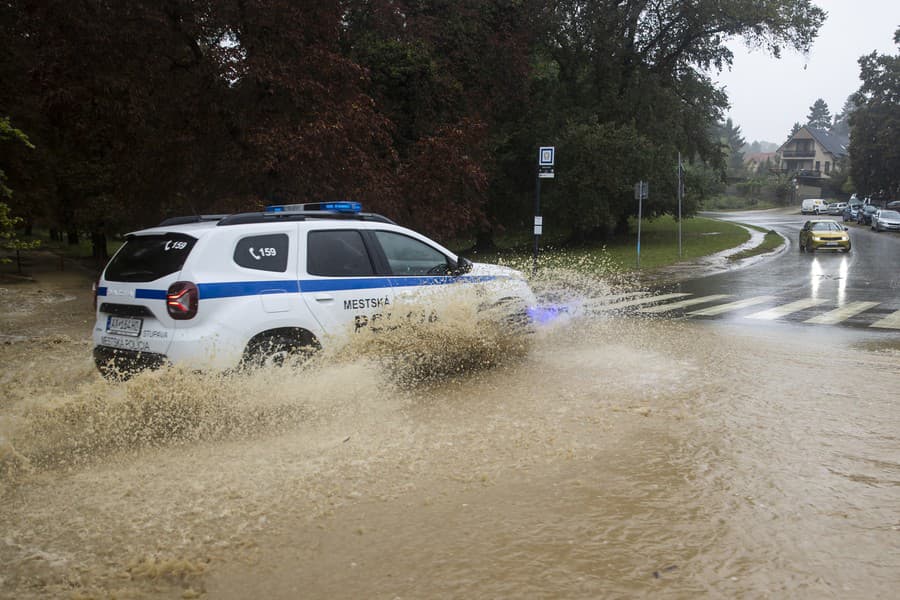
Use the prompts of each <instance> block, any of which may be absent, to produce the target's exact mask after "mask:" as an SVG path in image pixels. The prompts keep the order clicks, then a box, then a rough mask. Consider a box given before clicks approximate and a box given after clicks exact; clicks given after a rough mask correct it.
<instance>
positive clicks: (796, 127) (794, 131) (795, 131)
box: [787, 123, 801, 140]
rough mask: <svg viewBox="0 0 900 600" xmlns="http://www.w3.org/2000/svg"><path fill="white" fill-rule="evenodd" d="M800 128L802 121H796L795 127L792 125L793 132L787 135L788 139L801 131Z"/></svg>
mask: <svg viewBox="0 0 900 600" xmlns="http://www.w3.org/2000/svg"><path fill="white" fill-rule="evenodd" d="M800 129H801V125H800V123H794V125H793V127H791V132H790V133H789V134H788V136H787V139H788V140H790V139H791V138H792V137H794V136H795V135H797V132H798V131H800Z"/></svg>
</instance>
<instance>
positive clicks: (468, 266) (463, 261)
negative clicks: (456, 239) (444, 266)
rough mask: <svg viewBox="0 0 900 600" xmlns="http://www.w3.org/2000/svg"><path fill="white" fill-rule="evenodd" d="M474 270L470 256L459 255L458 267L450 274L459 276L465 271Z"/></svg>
mask: <svg viewBox="0 0 900 600" xmlns="http://www.w3.org/2000/svg"><path fill="white" fill-rule="evenodd" d="M471 270H472V261H471V260H469V259H468V258H464V257H462V256H460V257H459V261H458V262H457V263H456V267H455V268H453V269H452V270H451V271H450V274H451V275H453V276H454V277H459V276H460V275H463V274H465V273H468V272H469V271H471Z"/></svg>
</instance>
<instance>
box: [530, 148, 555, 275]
mask: <svg viewBox="0 0 900 600" xmlns="http://www.w3.org/2000/svg"><path fill="white" fill-rule="evenodd" d="M555 163H556V147H555V146H541V147H540V149H539V150H538V165H537V166H538V172H537V178H536V180H535V185H534V264H533V267H532V268H533V270H534V272H535V273H537V259H538V250H539V246H540V237H541V234H543V232H544V218H543V217H542V216H541V179H553V178H554V177H555V175H554V172H553V166H554V164H555Z"/></svg>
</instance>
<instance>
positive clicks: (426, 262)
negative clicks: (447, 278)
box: [375, 231, 450, 275]
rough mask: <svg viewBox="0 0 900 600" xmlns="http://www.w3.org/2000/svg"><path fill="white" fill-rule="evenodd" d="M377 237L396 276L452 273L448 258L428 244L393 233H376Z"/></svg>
mask: <svg viewBox="0 0 900 600" xmlns="http://www.w3.org/2000/svg"><path fill="white" fill-rule="evenodd" d="M375 236H376V237H377V238H378V242H379V243H380V244H381V248H382V250H384V254H385V256H386V257H387V261H388V264H389V265H390V267H391V272H392V273H393V274H394V275H446V274H447V273H449V271H450V269H449V266H448V265H449V263H448V261H447V257H446V256H445V255H444V254H443V253H442V252H439V251H438V250H436V249H434V248H432V247H431V246H429V245H428V244H425V243H423V242H421V241H419V240H417V239H414V238H411V237H409V236H406V235H403V234H400V233H394V232H392V231H376V232H375Z"/></svg>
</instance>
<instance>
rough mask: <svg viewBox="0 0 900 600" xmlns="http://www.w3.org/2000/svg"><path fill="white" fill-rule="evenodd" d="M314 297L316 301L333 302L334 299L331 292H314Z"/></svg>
mask: <svg viewBox="0 0 900 600" xmlns="http://www.w3.org/2000/svg"><path fill="white" fill-rule="evenodd" d="M314 298H315V299H316V302H333V301H334V296H332V295H331V294H316V295H315V296H314Z"/></svg>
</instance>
